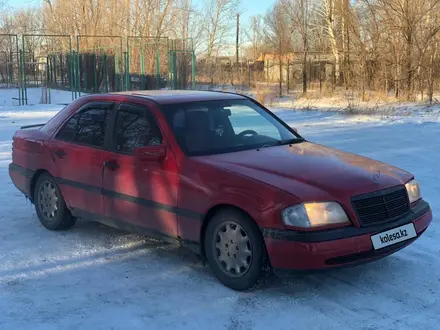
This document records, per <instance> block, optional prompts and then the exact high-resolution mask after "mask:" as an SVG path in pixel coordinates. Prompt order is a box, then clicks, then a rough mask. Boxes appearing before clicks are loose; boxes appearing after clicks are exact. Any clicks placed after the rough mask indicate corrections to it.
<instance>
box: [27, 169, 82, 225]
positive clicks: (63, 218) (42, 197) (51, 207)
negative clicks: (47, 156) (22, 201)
mask: <svg viewBox="0 0 440 330" xmlns="http://www.w3.org/2000/svg"><path fill="white" fill-rule="evenodd" d="M34 203H35V210H36V211H37V215H38V218H39V220H40V222H41V224H42V225H43V226H44V227H46V228H47V229H49V230H65V229H69V228H71V227H72V226H73V225H74V224H75V222H76V219H75V218H74V217H73V216H72V215H71V214H70V211H69V209H68V208H67V206H66V203H65V201H64V199H63V196H62V195H61V191H60V189H59V188H58V185H57V184H56V183H55V180H54V178H53V177H52V176H51V175H49V174H48V173H43V174H41V175H40V176H39V177H38V179H37V183H36V184H35V189H34Z"/></svg>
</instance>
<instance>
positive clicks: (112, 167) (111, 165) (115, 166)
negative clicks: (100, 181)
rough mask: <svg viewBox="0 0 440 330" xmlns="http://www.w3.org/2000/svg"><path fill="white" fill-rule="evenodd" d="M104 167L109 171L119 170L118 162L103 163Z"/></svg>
mask: <svg viewBox="0 0 440 330" xmlns="http://www.w3.org/2000/svg"><path fill="white" fill-rule="evenodd" d="M104 166H105V167H107V168H108V169H109V170H111V171H115V170H117V169H118V168H119V164H118V162H117V161H116V160H114V159H111V160H108V161H106V162H104Z"/></svg>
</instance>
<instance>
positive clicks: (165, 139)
mask: <svg viewBox="0 0 440 330" xmlns="http://www.w3.org/2000/svg"><path fill="white" fill-rule="evenodd" d="M12 158H13V161H12V163H11V164H10V166H9V173H10V177H11V179H12V181H13V183H14V184H15V186H16V187H17V188H18V189H19V190H20V191H21V192H23V194H24V195H25V196H26V197H27V198H29V199H30V200H31V201H32V202H33V203H34V204H35V209H36V213H37V215H38V218H39V220H40V221H41V223H42V225H43V226H44V227H46V228H47V229H49V230H66V229H68V228H70V227H72V226H73V225H74V224H75V221H76V219H78V218H83V219H88V220H91V221H98V222H101V223H104V224H106V225H108V226H112V227H116V228H120V229H124V230H127V231H130V232H136V233H141V234H145V235H148V236H151V237H155V238H161V239H163V240H166V241H173V242H175V241H177V242H180V243H181V244H183V245H185V246H187V247H188V248H190V249H191V250H193V251H195V252H196V253H198V254H200V255H201V256H202V257H203V258H204V259H205V260H206V261H207V263H208V264H209V266H210V268H211V270H212V272H213V274H214V275H215V276H216V277H217V279H218V280H219V281H220V282H221V283H223V284H224V285H226V286H228V287H230V288H232V289H235V290H247V289H251V288H253V287H255V286H256V285H257V284H258V283H260V282H261V280H262V279H263V278H264V277H265V276H266V275H267V274H272V273H275V274H276V275H277V274H278V275H281V274H284V273H285V272H286V271H288V272H290V271H302V270H306V271H309V270H317V269H324V268H332V267H339V266H345V265H355V264H359V263H364V262H367V261H372V260H377V259H379V258H382V257H384V256H386V255H389V254H391V253H394V252H396V251H398V250H399V249H402V248H404V247H405V246H407V245H409V244H411V243H412V242H414V240H416V239H417V238H418V237H420V235H422V233H423V232H424V231H425V230H426V229H427V227H428V226H429V224H430V222H431V220H432V213H431V209H430V207H429V205H428V203H427V202H426V201H424V200H423V199H422V197H421V194H420V188H419V185H418V183H417V181H416V179H415V178H414V176H413V175H412V174H411V173H408V172H406V171H404V170H402V169H399V168H396V167H393V166H390V165H387V164H384V163H382V162H379V161H375V160H372V159H369V158H365V157H362V156H358V155H354V154H351V153H347V152H343V151H339V150H335V149H333V148H329V147H326V146H323V145H319V144H315V143H312V142H310V141H308V140H307V139H306V138H305V137H303V136H301V135H300V134H299V133H298V132H297V130H296V129H294V128H292V127H289V126H288V125H287V124H286V123H285V122H283V121H282V120H281V119H280V118H278V117H277V116H276V115H275V114H274V113H272V112H271V111H269V110H268V109H267V108H265V107H264V106H263V105H261V104H259V103H258V102H256V101H255V100H253V99H251V98H249V97H247V96H243V95H238V94H231V93H221V92H202V91H146V92H123V93H108V94H100V95H87V96H83V97H81V98H79V99H76V100H75V101H73V102H72V103H70V104H69V105H67V106H66V107H65V108H64V109H62V110H61V111H60V112H58V113H57V114H56V115H55V116H54V117H53V118H52V119H51V120H49V121H48V122H47V123H45V124H40V125H38V124H37V125H32V126H27V127H22V128H21V129H20V130H18V131H17V132H16V133H15V135H14V137H13V151H12ZM60 239H62V238H60ZM384 276H386V274H384Z"/></svg>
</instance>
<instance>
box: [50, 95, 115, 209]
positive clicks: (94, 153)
mask: <svg viewBox="0 0 440 330" xmlns="http://www.w3.org/2000/svg"><path fill="white" fill-rule="evenodd" d="M114 105H115V104H114V103H112V102H90V103H86V104H85V105H84V106H82V107H81V108H80V109H79V110H78V111H76V112H75V114H74V115H73V116H71V117H70V118H69V119H68V120H67V121H66V122H65V124H64V125H63V126H62V127H61V129H60V130H59V131H58V133H57V134H56V135H55V137H54V138H53V139H52V140H51V141H50V143H49V148H50V150H51V153H52V155H53V159H54V161H55V163H56V166H55V170H56V173H55V176H56V179H57V182H58V184H59V187H60V190H61V192H62V194H63V197H64V199H65V200H66V203H67V205H68V206H69V207H70V208H71V209H72V212H73V214H74V215H76V216H104V201H103V195H102V168H103V152H104V147H105V138H106V130H107V125H108V122H109V118H110V117H111V113H112V110H113V107H114Z"/></svg>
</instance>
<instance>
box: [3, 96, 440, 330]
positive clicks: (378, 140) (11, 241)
mask: <svg viewBox="0 0 440 330" xmlns="http://www.w3.org/2000/svg"><path fill="white" fill-rule="evenodd" d="M0 98H1V95H0ZM59 108H60V107H59V106H53V105H49V106H45V105H37V106H28V107H13V106H8V107H0V185H1V186H2V187H3V189H2V190H0V202H2V204H1V206H0V228H1V230H0V329H14V330H15V329H35V330H37V329H45V330H46V329H231V330H236V329H237V330H238V329H240V330H244V329H262V330H263V329H264V330H265V329H268V328H271V329H277V330H278V329H323V330H331V329H365V330H367V329H369V330H373V329H413V328H414V329H415V328H416V327H418V328H420V329H425V330H428V329H438V324H439V323H440V314H439V313H438V311H439V308H438V306H439V303H440V245H439V243H438V242H439V237H440V236H439V235H440V225H439V224H438V222H437V220H438V219H439V216H438V215H439V214H440V203H439V202H438V201H439V200H440V183H439V181H438V177H439V176H438V168H439V165H438V164H439V162H440V153H439V150H440V139H439V138H438V136H439V134H440V120H439V118H438V116H437V115H436V112H435V111H433V112H424V113H423V112H418V113H417V114H414V115H413V116H401V117H395V116H393V117H389V118H387V117H384V116H349V117H347V116H344V115H342V114H340V113H332V112H315V111H313V112H312V111H308V112H296V111H292V110H285V109H274V110H275V111H276V112H277V113H278V115H280V116H281V117H282V118H284V119H285V120H286V121H287V122H288V123H289V124H291V125H292V126H296V127H297V128H298V129H299V131H300V133H302V134H303V135H304V136H305V137H307V138H308V139H310V140H312V141H315V142H319V143H323V144H326V145H329V146H332V147H336V148H340V149H343V150H346V151H350V152H356V153H359V154H362V155H365V156H369V157H372V158H375V159H378V160H381V161H385V162H388V163H391V164H393V165H397V166H399V167H402V168H405V169H407V170H410V171H412V172H413V173H414V174H415V175H416V177H417V178H418V179H419V181H420V182H421V187H422V193H423V195H424V197H425V199H426V200H427V201H428V202H429V203H430V204H431V206H432V209H433V213H434V221H433V223H432V225H431V227H430V228H429V229H428V230H427V232H426V233H425V234H424V235H423V236H422V237H421V238H420V239H419V240H418V241H416V242H415V243H414V244H412V245H411V246H409V247H407V248H406V249H404V250H402V251H400V252H398V253H396V254H394V255H392V256H390V257H388V258H386V259H383V260H381V261H378V262H375V263H370V264H367V265H363V266H358V267H355V268H348V269H341V270H333V271H326V272H324V273H319V274H309V275H302V276H297V277H295V278H291V279H285V280H275V281H273V282H272V283H269V284H268V285H267V286H265V287H263V288H261V289H259V290H256V291H254V292H251V293H237V292H234V291H231V290H229V289H227V288H225V287H223V286H222V285H221V284H220V283H218V282H217V281H216V280H215V278H214V277H213V276H212V275H211V274H210V272H209V270H208V268H207V267H204V266H203V265H202V264H201V263H200V261H199V260H198V259H197V258H196V257H194V256H193V255H192V254H191V253H189V252H187V251H186V250H184V249H181V248H178V247H176V246H170V245H166V244H163V243H161V242H157V241H154V240H150V239H145V238H143V237H140V236H138V235H133V234H127V233H124V232H120V231H117V230H114V229H109V228H106V227H104V226H101V225H98V224H93V223H87V222H82V221H80V222H78V223H77V225H76V226H75V227H74V228H73V229H72V230H70V231H67V232H63V233H57V232H50V231H47V230H46V229H44V228H43V227H42V226H41V225H40V224H39V221H38V219H37V217H36V214H35V212H34V209H33V207H32V206H31V204H30V203H29V202H27V201H26V200H25V199H24V197H23V196H22V195H21V194H20V193H19V192H18V191H17V190H16V189H15V188H14V186H13V185H12V183H11V181H10V179H9V176H8V170H7V169H8V164H9V162H10V158H11V154H10V145H11V137H12V135H13V133H14V131H15V130H16V129H17V128H19V126H21V125H26V124H33V123H41V122H44V121H46V120H47V119H49V118H50V117H51V116H53V114H54V113H55V112H56V111H57V110H58V109H59ZM438 110H439V109H437V111H438Z"/></svg>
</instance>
